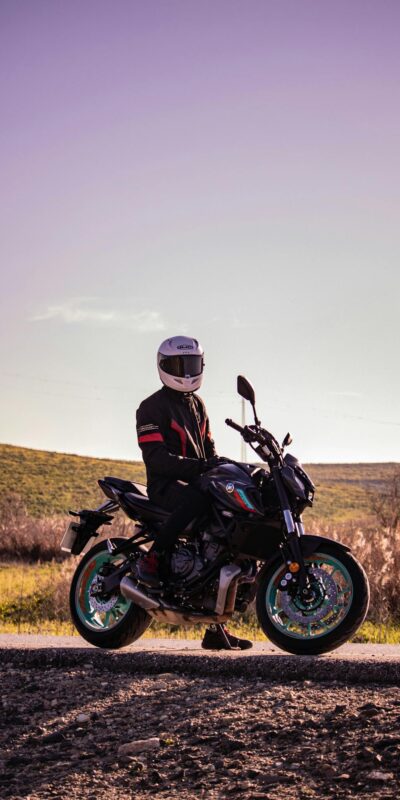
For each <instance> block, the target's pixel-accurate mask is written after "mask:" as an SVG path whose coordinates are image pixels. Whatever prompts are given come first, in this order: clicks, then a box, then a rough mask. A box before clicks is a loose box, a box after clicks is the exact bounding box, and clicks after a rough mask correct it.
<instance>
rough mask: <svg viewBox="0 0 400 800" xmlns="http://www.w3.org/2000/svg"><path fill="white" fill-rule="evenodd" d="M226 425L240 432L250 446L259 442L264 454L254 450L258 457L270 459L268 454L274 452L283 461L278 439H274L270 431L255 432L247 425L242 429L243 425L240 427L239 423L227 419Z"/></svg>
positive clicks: (256, 449)
mask: <svg viewBox="0 0 400 800" xmlns="http://www.w3.org/2000/svg"><path fill="white" fill-rule="evenodd" d="M225 423H226V425H229V427H230V428H234V429H235V431H239V433H240V434H241V435H242V436H243V439H244V440H245V442H248V443H249V444H252V442H258V444H259V445H260V446H261V448H263V452H262V453H261V452H259V449H258V448H253V449H254V450H255V451H256V453H258V455H262V456H264V457H267V458H268V454H271V453H270V451H271V450H272V452H274V453H275V455H276V456H277V457H278V458H279V459H282V451H281V448H280V447H279V444H278V442H277V441H276V439H274V437H273V436H272V434H271V433H268V431H265V430H264V429H263V430H260V431H255V430H253V429H252V428H249V427H248V426H247V425H246V426H245V427H244V428H242V426H241V425H238V424H237V422H233V420H232V419H226V420H225Z"/></svg>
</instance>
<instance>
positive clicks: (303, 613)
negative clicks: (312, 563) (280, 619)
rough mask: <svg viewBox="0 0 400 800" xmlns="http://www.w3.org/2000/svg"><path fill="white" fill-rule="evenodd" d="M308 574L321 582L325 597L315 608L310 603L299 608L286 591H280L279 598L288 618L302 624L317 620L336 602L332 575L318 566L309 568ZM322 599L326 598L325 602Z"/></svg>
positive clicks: (335, 587)
mask: <svg viewBox="0 0 400 800" xmlns="http://www.w3.org/2000/svg"><path fill="white" fill-rule="evenodd" d="M309 574H310V575H312V576H313V577H314V578H315V579H316V580H317V581H318V582H319V583H320V585H321V584H322V586H323V590H324V595H325V597H324V598H323V600H322V603H321V604H319V605H318V607H317V608H314V609H313V607H312V605H310V606H308V607H307V606H306V605H305V606H304V609H299V608H298V606H296V605H295V604H294V601H293V598H292V597H290V595H289V593H288V592H282V598H281V606H282V609H283V611H284V612H285V614H286V615H287V616H288V617H289V619H290V620H292V621H293V622H297V623H300V624H303V625H308V624H309V623H310V622H311V623H312V622H319V621H320V620H321V619H323V618H324V617H326V616H327V615H328V614H329V613H330V612H331V611H332V609H333V607H334V606H335V605H336V603H337V593H338V589H337V586H336V583H335V581H334V579H333V578H332V576H331V575H329V574H328V572H325V570H323V569H320V568H319V567H314V568H313V569H310V570H309ZM324 600H327V602H324Z"/></svg>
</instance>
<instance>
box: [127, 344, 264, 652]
mask: <svg viewBox="0 0 400 800" xmlns="http://www.w3.org/2000/svg"><path fill="white" fill-rule="evenodd" d="M157 367H158V373H159V376H160V379H161V382H162V383H163V387H162V388H161V389H160V390H159V391H157V392H155V393H154V394H152V395H151V396H150V397H147V398H146V399H145V400H143V402H142V403H141V404H140V406H139V408H138V410H137V412H136V422H137V435H138V442H139V445H140V447H141V450H142V453H143V460H144V463H145V466H146V471H147V491H148V495H149V498H150V500H151V501H152V502H153V503H155V504H156V505H158V506H160V507H162V508H165V509H166V510H168V511H171V512H172V513H171V514H170V516H169V517H168V519H167V521H166V522H165V523H164V525H163V526H162V528H161V530H160V531H159V533H158V535H157V539H156V541H155V542H154V543H153V546H152V548H151V550H150V551H149V553H147V554H146V555H144V556H142V557H141V558H140V559H139V561H138V564H137V570H138V576H139V579H140V580H141V581H143V583H146V584H147V585H149V586H159V585H160V582H161V581H162V580H163V579H165V578H167V577H168V573H169V564H170V557H171V551H172V548H173V546H174V544H175V542H176V541H177V539H178V537H179V535H180V534H181V533H182V531H183V530H184V529H185V528H186V526H187V525H188V524H189V523H190V522H191V521H192V520H193V519H195V518H196V517H199V516H203V515H206V514H207V513H208V512H209V509H210V498H209V496H208V495H207V494H206V493H205V492H203V491H202V490H201V488H200V486H199V485H196V479H198V478H199V476H200V475H202V474H203V473H204V472H206V471H207V470H208V469H211V468H212V467H215V466H216V465H217V464H218V463H219V461H220V460H221V459H219V457H218V456H217V455H216V450H215V445H214V441H213V439H212V435H211V430H210V423H209V419H208V416H207V412H206V408H205V405H204V402H203V400H202V399H201V398H200V397H199V396H198V395H197V394H195V392H196V391H197V389H199V388H200V386H201V383H202V379H203V369H204V351H203V348H202V347H201V345H200V344H199V342H198V341H197V339H193V338H190V337H187V336H173V337H172V338H170V339H166V340H165V341H163V342H162V343H161V345H160V347H159V349H158V353H157ZM198 483H199V481H198V480H197V484H198ZM202 646H203V647H205V648H207V649H223V648H230V647H237V648H240V649H247V648H248V647H251V646H252V643H251V642H250V641H247V640H245V639H238V638H237V637H235V636H232V634H230V633H229V632H228V631H227V629H226V628H225V627H224V626H222V625H212V626H210V627H209V628H208V629H207V631H206V633H205V636H204V639H203V642H202Z"/></svg>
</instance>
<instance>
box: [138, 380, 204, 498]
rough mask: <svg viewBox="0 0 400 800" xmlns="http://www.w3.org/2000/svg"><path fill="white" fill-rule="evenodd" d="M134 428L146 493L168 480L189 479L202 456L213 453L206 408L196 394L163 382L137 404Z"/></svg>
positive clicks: (199, 468)
mask: <svg viewBox="0 0 400 800" xmlns="http://www.w3.org/2000/svg"><path fill="white" fill-rule="evenodd" d="M136 429H137V435H138V442H139V445H140V447H141V450H142V453H143V461H144V463H145V465H146V471H147V488H148V489H149V490H150V493H152V492H154V491H156V492H160V491H163V490H164V489H165V488H166V486H167V485H168V484H169V483H171V481H177V480H180V481H185V482H186V483H189V482H190V481H191V480H193V479H194V478H196V477H197V476H198V475H200V474H201V472H202V471H203V468H204V461H205V459H207V458H210V457H211V456H214V455H215V445H214V442H213V440H212V438H211V432H210V425H209V420H208V416H207V412H206V408H205V405H204V402H203V400H202V399H201V398H200V397H199V396H198V395H197V394H184V393H183V392H175V391H174V390H173V389H169V388H167V387H166V386H163V387H162V389H160V390H159V391H158V392H155V393H154V394H152V395H150V397H147V398H146V400H143V402H142V403H141V404H140V406H139V408H138V410H137V412H136Z"/></svg>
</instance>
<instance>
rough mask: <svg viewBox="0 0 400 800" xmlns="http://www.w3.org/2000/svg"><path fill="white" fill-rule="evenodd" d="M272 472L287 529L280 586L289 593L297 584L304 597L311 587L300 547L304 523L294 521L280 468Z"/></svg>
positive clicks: (282, 548) (282, 547) (283, 547)
mask: <svg viewBox="0 0 400 800" xmlns="http://www.w3.org/2000/svg"><path fill="white" fill-rule="evenodd" d="M271 472H272V476H273V479H274V483H275V487H276V491H277V495H278V498H279V503H280V506H281V510H282V516H283V520H284V523H285V528H286V541H285V543H284V544H282V545H281V551H282V558H283V560H284V562H285V565H286V567H287V571H286V573H285V576H284V577H283V578H282V579H281V581H280V584H279V586H280V588H281V589H283V590H285V591H287V590H288V589H289V588H290V585H291V584H292V585H293V584H296V583H297V584H298V587H299V589H300V592H301V593H302V594H303V595H308V593H309V591H310V589H311V585H310V579H309V576H308V573H307V570H306V566H305V563H304V558H303V553H302V550H301V546H300V536H302V535H303V533H304V527H303V523H302V522H301V521H298V522H295V520H294V519H293V514H292V511H291V508H290V503H289V498H288V496H287V492H286V489H285V487H284V485H283V483H282V479H281V476H280V471H279V468H278V467H273V468H272V470H271Z"/></svg>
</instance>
